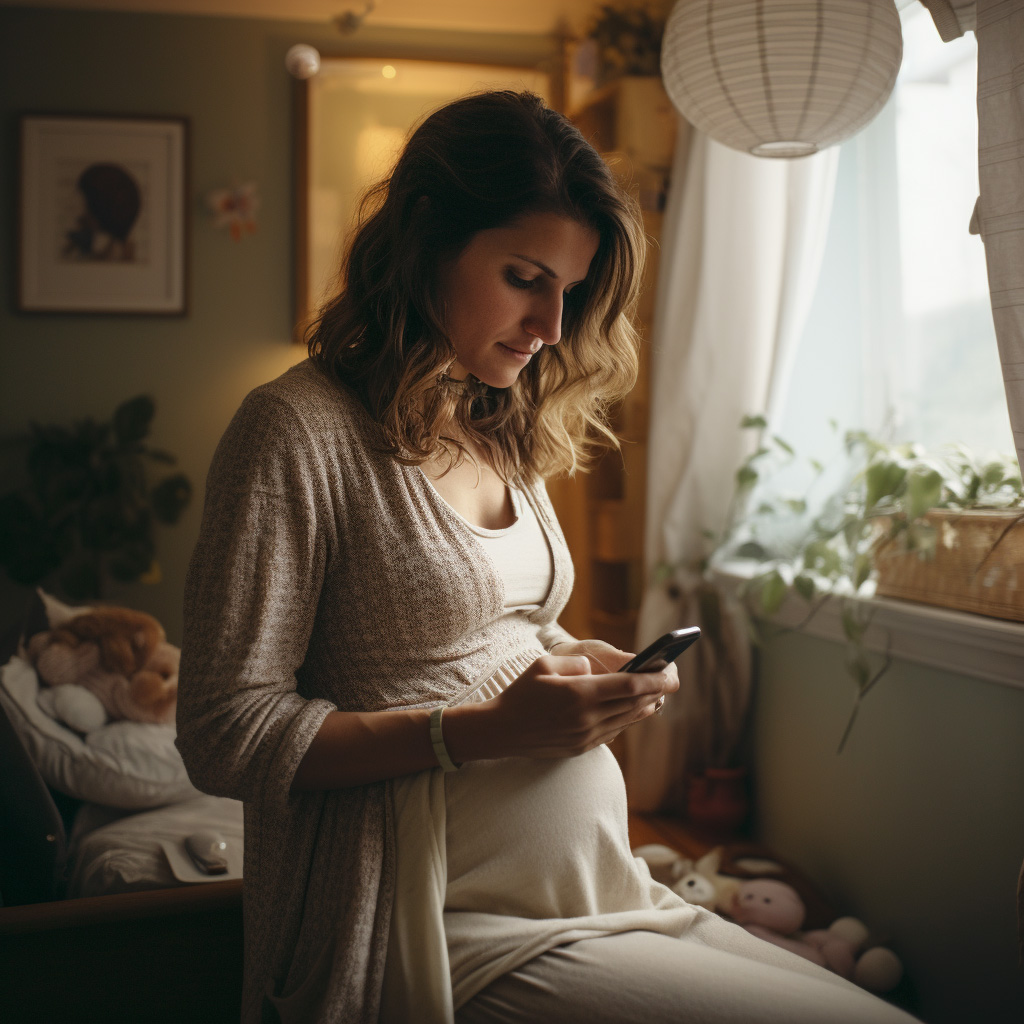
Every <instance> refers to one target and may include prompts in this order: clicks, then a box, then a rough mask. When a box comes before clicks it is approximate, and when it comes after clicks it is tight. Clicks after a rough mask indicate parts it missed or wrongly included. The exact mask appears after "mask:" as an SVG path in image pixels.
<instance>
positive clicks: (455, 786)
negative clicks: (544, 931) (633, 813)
mask: <svg viewBox="0 0 1024 1024" xmlns="http://www.w3.org/2000/svg"><path fill="white" fill-rule="evenodd" d="M445 798H446V817H447V823H446V830H445V831H446V845H447V860H448V888H447V898H446V901H445V910H446V911H453V910H468V911H476V912H484V913H493V914H505V915H514V916H518V917H534V918H537V917H582V916H586V915H590V914H597V913H608V912H613V911H615V910H617V909H621V907H622V904H623V901H626V902H628V903H632V901H633V900H634V899H635V889H636V884H637V881H638V879H637V874H636V866H635V862H634V861H633V858H632V855H631V854H630V851H629V837H628V832H627V823H626V791H625V786H624V784H623V780H622V773H621V772H620V771H619V766H618V763H617V762H616V760H615V758H614V757H613V756H612V754H611V752H610V751H609V750H608V748H607V747H604V746H601V747H597V748H595V749H594V750H591V751H588V752H587V753H586V754H582V755H580V756H579V757H572V758H565V759H560V760H532V759H529V758H508V759H505V760H500V761H474V762H470V763H469V764H467V765H465V766H464V767H463V768H462V769H461V770H460V771H459V772H455V773H452V774H451V775H448V776H447V777H446V779H445Z"/></svg>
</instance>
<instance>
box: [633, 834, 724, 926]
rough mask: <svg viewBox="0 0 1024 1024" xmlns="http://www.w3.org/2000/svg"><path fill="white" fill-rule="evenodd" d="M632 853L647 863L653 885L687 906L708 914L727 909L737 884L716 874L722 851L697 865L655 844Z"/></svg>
mask: <svg viewBox="0 0 1024 1024" xmlns="http://www.w3.org/2000/svg"><path fill="white" fill-rule="evenodd" d="M633 853H634V855H635V856H637V857H640V858H641V859H642V860H644V861H645V862H646V864H647V867H648V869H649V870H650V873H651V878H653V879H654V880H655V881H656V882H661V884H662V885H667V886H668V887H669V888H670V889H671V890H672V891H673V892H675V893H677V894H678V895H679V896H682V897H683V899H684V900H686V902H687V903H692V904H694V905H695V906H698V907H704V908H705V909H707V910H719V909H721V908H723V907H727V906H728V905H729V902H730V900H731V898H732V894H733V893H734V892H735V890H736V888H737V887H738V886H739V884H740V880H739V879H738V878H732V877H730V876H728V875H722V874H719V871H718V868H719V865H720V863H721V859H722V849H721V847H716V848H715V849H714V850H712V851H711V852H710V853H707V854H705V855H704V856H703V857H701V858H700V859H699V860H697V861H693V860H691V859H690V858H689V857H683V856H682V855H681V854H680V853H678V852H676V851H675V850H673V849H671V848H670V847H668V846H660V845H658V844H651V845H649V846H639V847H637V848H636V849H635V850H634V851H633Z"/></svg>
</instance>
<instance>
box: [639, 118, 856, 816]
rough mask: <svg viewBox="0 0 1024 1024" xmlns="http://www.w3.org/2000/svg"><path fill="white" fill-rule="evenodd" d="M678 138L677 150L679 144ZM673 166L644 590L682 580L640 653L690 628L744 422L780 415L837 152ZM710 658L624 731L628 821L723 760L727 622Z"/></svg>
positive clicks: (651, 617)
mask: <svg viewBox="0 0 1024 1024" xmlns="http://www.w3.org/2000/svg"><path fill="white" fill-rule="evenodd" d="M686 135H687V133H686V132H681V133H680V136H682V137H684V138H685V137H686ZM689 146H690V150H689V157H688V159H683V158H682V156H681V155H680V159H679V160H677V163H676V166H675V170H674V173H673V182H672V186H671V189H670V193H669V200H668V206H667V209H666V215H665V223H664V228H663V231H662V254H661V267H660V272H659V278H658V295H657V303H656V308H655V315H654V336H653V338H652V351H651V382H652V383H651V423H650V435H649V437H650V440H649V456H648V494H647V533H646V536H647V541H646V553H645V561H646V568H647V572H648V576H647V578H648V580H649V581H651V580H653V576H654V572H655V568H656V567H657V566H658V565H659V564H660V563H662V562H665V561H667V562H670V563H673V564H677V565H681V566H684V568H680V569H679V570H678V571H677V573H676V576H675V580H674V581H673V584H674V585H669V586H666V585H664V584H655V583H653V582H651V583H650V585H649V589H648V590H647V592H646V594H645V596H644V600H643V604H642V607H641V612H640V622H639V627H638V636H637V644H638V648H637V649H638V650H639V649H640V646H642V645H644V644H646V643H648V642H650V641H651V640H652V639H654V638H655V637H657V636H659V635H660V634H661V633H663V632H665V631H667V630H669V629H673V628H676V627H678V626H682V625H689V624H694V623H696V624H700V625H702V627H704V628H705V631H706V632H709V631H708V630H707V627H708V626H709V625H712V624H710V623H709V622H707V621H702V619H704V618H705V617H706V615H707V612H708V608H707V606H706V605H703V606H702V602H701V600H700V588H699V578H698V577H697V576H696V575H695V574H694V573H693V572H692V571H689V570H688V569H687V568H685V566H687V565H691V564H693V563H695V562H697V561H698V560H699V559H700V558H701V557H702V556H703V555H704V554H705V549H706V541H705V540H704V538H703V534H702V531H703V530H705V529H711V530H715V531H719V530H721V528H722V526H723V525H724V524H723V520H724V518H725V515H726V511H727V506H728V504H729V500H730V497H731V495H732V491H733V479H734V474H735V471H736V468H737V467H738V465H739V464H740V462H741V460H742V458H743V457H744V456H745V455H746V454H747V452H746V449H745V446H746V445H747V444H749V443H750V437H749V432H746V433H741V432H740V430H739V423H740V420H741V419H742V417H743V416H744V415H745V414H748V413H761V412H765V411H766V410H767V411H768V412H769V413H770V414H771V413H773V412H775V411H777V410H778V409H780V408H781V404H782V402H783V400H784V397H785V385H786V378H787V376H788V371H789V368H790V365H791V363H792V359H793V355H794V352H795V349H796V345H797V342H798V340H799V337H800V333H801V330H802V328H803V324H804V321H805V318H806V315H807V311H808V308H809V305H810V300H811V297H812V296H813V292H814V288H815V284H816V282H817V277H818V270H819V268H820V265H821V257H822V251H823V249H824V244H825V237H826V234H827V229H828V221H829V212H830V210H831V205H832V197H833V193H834V188H835V176H836V167H837V163H838V151H837V150H836V149H835V148H833V149H831V150H828V151H826V152H824V153H820V154H817V155H815V156H813V157H808V158H804V159H801V160H768V159H763V158H757V157H752V156H749V155H747V154H745V153H740V152H737V151H735V150H732V149H728V148H726V147H724V146H721V145H719V144H718V143H716V142H714V141H712V140H710V139H709V138H707V137H706V136H704V135H702V134H701V133H699V132H693V134H692V140H691V141H690V143H689ZM720 632H721V636H722V642H721V643H720V644H714V643H712V642H711V640H710V638H705V639H702V640H701V642H700V643H699V644H697V645H696V647H694V648H693V649H692V650H691V652H690V653H689V654H687V655H686V656H685V657H683V658H682V659H680V662H679V674H680V680H681V682H682V688H681V690H680V693H679V695H678V696H677V697H675V698H673V699H671V700H670V701H668V702H666V705H665V709H664V711H663V713H662V715H661V716H659V717H657V718H652V719H649V720H648V721H647V722H644V723H643V724H642V725H639V726H636V727H634V728H633V729H630V730H628V731H627V732H626V733H625V734H624V735H625V742H626V751H627V752H626V765H625V768H626V782H627V787H628V789H629V796H630V805H631V807H633V808H634V809H636V810H654V809H658V808H676V809H680V810H681V809H682V808H683V806H684V805H685V780H686V777H687V775H688V774H689V773H692V772H699V771H702V770H703V769H704V768H706V767H721V766H724V765H725V763H726V762H728V761H729V760H730V759H731V757H732V756H733V754H734V752H735V746H736V743H737V742H738V739H739V734H740V730H741V728H742V722H743V718H744V713H745V710H746V706H747V703H748V697H749V686H750V666H749V646H748V643H747V637H746V635H745V633H744V632H743V630H742V626H739V625H738V624H737V622H736V620H735V617H734V616H730V615H728V614H727V615H726V616H725V618H724V621H723V623H722V626H721V630H720Z"/></svg>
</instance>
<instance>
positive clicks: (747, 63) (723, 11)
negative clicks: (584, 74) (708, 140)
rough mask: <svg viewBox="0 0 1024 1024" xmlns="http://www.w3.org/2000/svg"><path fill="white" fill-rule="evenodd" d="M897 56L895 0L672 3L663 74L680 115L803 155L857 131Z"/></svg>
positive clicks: (706, 128)
mask: <svg viewBox="0 0 1024 1024" xmlns="http://www.w3.org/2000/svg"><path fill="white" fill-rule="evenodd" d="M902 56H903V37H902V35H901V33H900V18H899V14H898V13H897V11H896V5H895V3H894V0H678V3H677V4H676V5H675V7H674V8H673V9H672V13H671V14H670V15H669V18H668V22H667V24H666V26H665V38H664V42H663V44H662V49H661V75H662V78H663V79H664V81H665V90H666V91H667V92H668V95H669V97H670V98H671V100H672V102H673V103H674V104H675V106H676V108H677V109H678V110H679V112H680V113H681V114H682V115H683V117H685V118H686V120H687V121H689V122H690V123H691V124H693V125H694V126H695V127H697V128H699V129H700V130H701V131H702V132H705V133H706V134H707V135H710V136H711V137H712V138H713V139H716V140H717V141H718V142H721V143H723V144H724V145H726V146H731V147H732V148H733V149H741V150H745V151H746V152H748V153H753V154H754V155H755V156H775V157H796V156H808V155H809V154H811V153H816V152H817V151H818V150H819V149H824V148H825V147H826V146H831V145H834V144H835V143H837V142H841V141H842V140H843V139H846V138H849V137H850V136H851V135H853V134H855V133H856V132H858V131H859V130H860V129H861V128H863V127H864V126H865V125H866V124H867V123H868V122H869V121H870V120H871V119H872V118H873V117H874V116H875V115H876V114H877V113H878V111H879V110H881V109H882V107H883V105H884V104H885V101H886V100H887V99H888V97H889V93H891V92H892V87H893V85H894V84H895V82H896V75H897V73H898V72H899V69H900V60H901V59H902Z"/></svg>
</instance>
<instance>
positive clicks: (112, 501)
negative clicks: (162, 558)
mask: <svg viewBox="0 0 1024 1024" xmlns="http://www.w3.org/2000/svg"><path fill="white" fill-rule="evenodd" d="M154 412H155V406H154V404H153V400H152V399H151V398H149V397H148V396H146V395H139V396H138V397H136V398H132V399H129V400H128V401H127V402H123V403H122V404H121V405H119V406H118V407H117V409H116V410H115V412H114V415H113V418H112V419H111V420H110V421H109V422H97V421H95V420H93V419H85V420H80V421H79V422H77V423H74V424H73V425H72V426H70V427H68V426H63V425H53V426H40V425H38V424H35V423H33V424H31V425H30V434H29V437H28V438H22V439H17V440H16V441H15V442H14V443H15V444H17V445H19V446H21V447H23V448H24V449H25V469H26V476H27V483H26V484H25V485H24V486H23V487H21V488H19V489H17V490H12V491H9V492H7V493H6V494H3V495H2V496H0V565H2V566H3V568H4V569H5V570H6V572H7V574H8V576H10V578H11V579H12V580H14V581H15V582H16V583H21V584H24V585H27V586H35V585H37V584H39V583H43V582H46V583H47V584H48V585H50V586H52V587H53V589H55V590H58V591H60V592H62V593H63V594H64V595H65V596H66V597H69V598H72V599H75V600H85V599H89V598H97V597H102V596H103V594H104V592H105V591H106V590H107V589H108V587H109V583H110V581H111V580H117V581H118V582H122V583H130V582H134V581H136V580H140V579H141V580H144V581H148V582H155V581H156V580H157V579H158V578H159V564H158V563H157V561H156V524H157V523H163V524H171V523H175V522H177V521H178V518H179V517H180V515H181V513H182V511H183V510H184V509H185V507H186V506H187V505H188V503H189V500H190V498H191V496H192V486H191V484H190V483H189V481H188V479H187V478H186V477H185V476H184V475H183V474H182V473H173V474H168V475H166V476H164V477H163V478H162V479H160V480H159V481H158V482H157V483H156V484H155V485H152V484H151V483H150V479H149V467H150V466H152V465H154V464H156V465H164V466H170V465H173V464H174V462H175V458H174V456H173V455H171V454H169V453H168V452H165V451H163V450H162V449H159V448H154V447H152V446H150V445H148V444H147V443H146V438H147V437H148V436H149V431H150V425H151V423H152V420H153V414H154ZM51 581H52V582H51Z"/></svg>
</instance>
